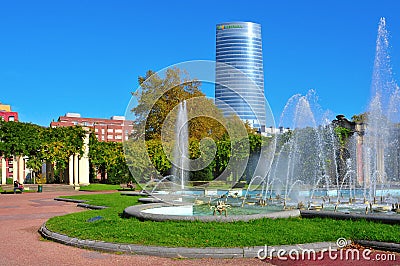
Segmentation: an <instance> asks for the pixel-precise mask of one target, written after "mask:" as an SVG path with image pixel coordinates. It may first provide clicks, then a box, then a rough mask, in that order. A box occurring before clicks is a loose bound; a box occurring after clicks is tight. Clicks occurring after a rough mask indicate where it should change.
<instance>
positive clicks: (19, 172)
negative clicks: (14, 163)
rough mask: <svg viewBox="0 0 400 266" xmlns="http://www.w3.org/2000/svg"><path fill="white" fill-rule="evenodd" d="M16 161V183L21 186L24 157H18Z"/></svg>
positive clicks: (23, 177)
mask: <svg viewBox="0 0 400 266" xmlns="http://www.w3.org/2000/svg"><path fill="white" fill-rule="evenodd" d="M17 160H18V182H20V183H21V184H23V183H24V181H25V175H24V173H25V171H24V170H25V164H24V157H23V156H18V157H17Z"/></svg>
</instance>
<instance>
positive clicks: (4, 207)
mask: <svg viewBox="0 0 400 266" xmlns="http://www.w3.org/2000/svg"><path fill="white" fill-rule="evenodd" d="M83 193H84V192H43V193H24V194H0V265H25V266H26V265H86V266H88V265H96V266H97V265H267V263H265V262H261V261H260V260H258V259H221V260H217V259H200V260H177V259H168V258H160V257H151V256H139V255H117V254H108V253H101V252H97V251H90V250H85V249H79V248H75V247H70V246H65V245H62V244H58V243H55V242H51V241H46V240H42V239H41V237H40V235H39V234H38V232H37V230H38V229H39V227H40V226H41V225H42V224H43V223H44V222H45V221H47V220H48V219H49V218H50V217H53V216H58V215H64V214H67V213H72V212H77V211H80V210H82V209H80V208H77V207H76V204H74V203H67V202H59V201H55V200H54V198H56V197H58V196H62V195H74V194H83Z"/></svg>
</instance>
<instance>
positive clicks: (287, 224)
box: [47, 193, 400, 247]
mask: <svg viewBox="0 0 400 266" xmlns="http://www.w3.org/2000/svg"><path fill="white" fill-rule="evenodd" d="M68 198H79V199H85V200H89V202H88V203H89V204H93V205H104V206H109V207H110V208H108V209H105V210H91V211H84V212H80V213H73V214H68V215H65V216H59V217H54V218H51V219H50V220H49V221H48V222H47V227H48V228H49V229H50V230H53V231H56V232H60V233H63V234H66V235H68V236H71V237H77V238H82V239H91V240H103V241H108V242H116V243H132V244H141V245H159V246H170V247H249V246H263V245H289V244H300V243H312V242H321V241H336V240H337V239H338V238H339V237H345V238H347V239H367V240H376V241H387V242H395V243H399V242H400V225H388V224H381V223H374V222H368V221H365V220H359V221H344V220H332V219H321V218H314V219H302V218H290V219H275V220H272V219H261V220H254V221H250V222H233V223H217V222H211V223H202V222H184V221H170V222H153V221H144V222H141V221H139V220H137V219H135V218H130V219H127V218H122V217H121V214H122V211H123V210H124V208H126V207H127V206H130V205H134V204H138V201H137V199H138V198H139V197H131V196H121V195H119V193H113V194H106V195H79V196H75V197H68ZM95 216H102V217H103V219H101V220H98V221H95V222H87V220H88V219H90V218H93V217H95Z"/></svg>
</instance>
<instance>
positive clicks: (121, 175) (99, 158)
mask: <svg viewBox="0 0 400 266" xmlns="http://www.w3.org/2000/svg"><path fill="white" fill-rule="evenodd" d="M89 146H90V149H89V161H90V165H91V167H92V168H94V170H95V171H93V172H94V173H96V174H97V173H100V174H101V179H102V182H104V183H110V184H121V183H126V182H127V181H129V180H132V178H131V175H130V174H129V169H128V166H127V164H126V161H125V156H124V150H123V146H122V143H118V142H100V141H98V140H97V138H96V136H95V134H93V133H91V134H90V137H89ZM106 176H107V178H106ZM92 178H93V177H92ZM132 181H133V180H132Z"/></svg>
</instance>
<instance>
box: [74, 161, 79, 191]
mask: <svg viewBox="0 0 400 266" xmlns="http://www.w3.org/2000/svg"><path fill="white" fill-rule="evenodd" d="M74 185H75V186H78V185H79V157H78V154H74Z"/></svg>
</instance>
